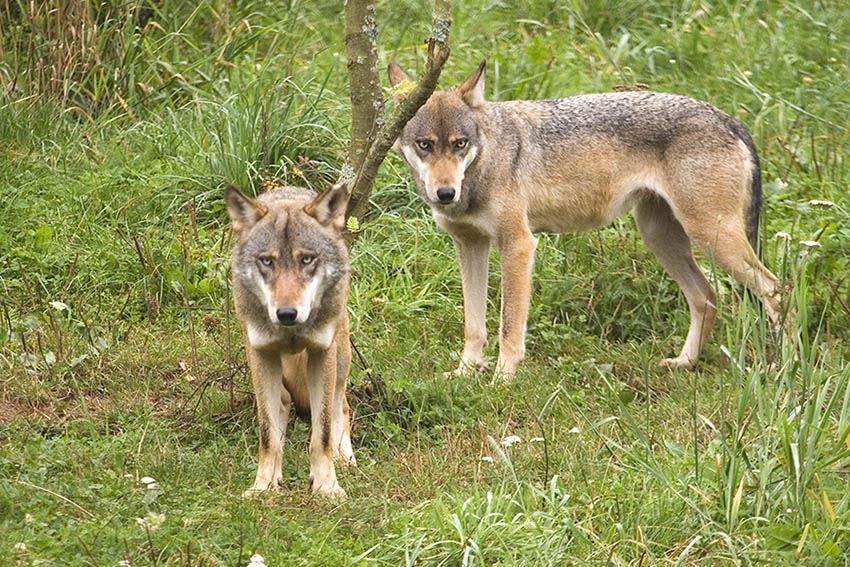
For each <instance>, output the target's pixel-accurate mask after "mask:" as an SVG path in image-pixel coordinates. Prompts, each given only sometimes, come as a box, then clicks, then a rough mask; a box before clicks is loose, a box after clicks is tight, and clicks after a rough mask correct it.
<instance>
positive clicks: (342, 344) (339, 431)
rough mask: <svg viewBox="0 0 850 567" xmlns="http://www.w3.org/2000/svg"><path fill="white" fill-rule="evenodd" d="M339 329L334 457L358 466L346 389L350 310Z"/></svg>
mask: <svg viewBox="0 0 850 567" xmlns="http://www.w3.org/2000/svg"><path fill="white" fill-rule="evenodd" d="M342 325H343V326H341V327H340V329H339V330H338V331H337V335H336V339H335V340H334V346H335V347H336V383H335V384H334V395H333V418H332V420H331V432H332V436H331V442H332V443H333V458H334V460H336V459H339V460H340V462H341V463H342V464H343V465H347V466H352V467H356V466H357V460H356V459H355V458H354V449H352V447H351V415H350V413H351V412H350V410H349V407H348V401H347V400H346V399H345V390H346V385H347V383H348V371H349V368H350V367H351V343H350V342H349V337H348V312H344V313H343V321H342Z"/></svg>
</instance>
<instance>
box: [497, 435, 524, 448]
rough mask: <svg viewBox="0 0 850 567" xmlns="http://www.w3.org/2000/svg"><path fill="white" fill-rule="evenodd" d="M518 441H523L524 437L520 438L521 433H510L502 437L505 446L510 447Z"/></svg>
mask: <svg viewBox="0 0 850 567" xmlns="http://www.w3.org/2000/svg"><path fill="white" fill-rule="evenodd" d="M516 443H522V439H520V437H519V435H508V436H507V437H505V438H504V439H502V445H504V446H505V447H510V446H511V445H514V444H516Z"/></svg>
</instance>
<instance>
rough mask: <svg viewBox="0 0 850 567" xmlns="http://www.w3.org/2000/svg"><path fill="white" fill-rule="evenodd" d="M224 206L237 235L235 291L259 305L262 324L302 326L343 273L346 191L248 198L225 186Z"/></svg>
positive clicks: (290, 191) (283, 191) (286, 190)
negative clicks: (243, 291)
mask: <svg viewBox="0 0 850 567" xmlns="http://www.w3.org/2000/svg"><path fill="white" fill-rule="evenodd" d="M225 202H226V204H227V212H228V214H229V215H230V218H231V220H232V221H233V230H234V232H235V234H236V244H235V245H234V249H233V262H232V268H233V270H232V271H233V285H234V288H236V287H240V288H241V289H244V290H245V291H247V292H249V294H250V295H251V296H253V298H254V301H253V302H252V303H253V304H255V305H256V306H257V307H258V308H259V307H260V306H262V309H261V311H264V312H265V316H266V317H267V318H268V319H267V321H266V324H269V323H270V324H272V325H274V326H280V325H282V326H287V327H291V326H297V325H304V324H307V323H308V322H309V321H310V320H311V317H313V318H314V317H315V314H316V312H317V311H318V309H319V306H320V304H321V300H322V295H323V294H324V293H325V292H326V291H327V290H328V289H330V288H331V287H333V286H334V285H335V284H336V283H337V282H339V281H340V280H341V279H342V278H343V277H344V276H345V275H346V273H347V272H348V253H347V249H346V247H345V244H344V242H343V240H342V238H341V233H342V230H343V228H344V217H345V207H346V204H347V203H348V189H347V187H346V186H345V185H334V186H333V187H331V188H329V189H327V190H326V191H325V192H323V193H322V194H320V195H318V196H314V194H313V193H311V192H309V191H307V190H305V189H299V188H295V187H283V188H279V189H276V190H273V191H269V192H267V193H264V194H263V195H262V196H261V197H260V198H258V199H252V198H250V197H247V196H246V195H244V194H243V193H242V192H241V191H239V189H237V188H236V187H234V186H232V185H229V186H228V187H227V191H226V193H225ZM255 311H260V309H255Z"/></svg>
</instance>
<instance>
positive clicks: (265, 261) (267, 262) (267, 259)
mask: <svg viewBox="0 0 850 567" xmlns="http://www.w3.org/2000/svg"><path fill="white" fill-rule="evenodd" d="M257 260H259V261H260V264H262V265H263V266H271V265H272V257H271V256H260V257H259V258H257Z"/></svg>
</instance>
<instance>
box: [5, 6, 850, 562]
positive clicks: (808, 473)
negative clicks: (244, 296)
mask: <svg viewBox="0 0 850 567" xmlns="http://www.w3.org/2000/svg"><path fill="white" fill-rule="evenodd" d="M63 4H65V5H67V6H72V5H73V7H74V8H75V9H79V8H81V7H84V6H85V5H86V2H84V1H83V0H80V1H78V2H73V3H63ZM454 4H455V6H454V9H453V18H454V23H453V27H452V58H451V59H450V60H449V62H448V64H447V66H446V69H445V70H444V73H443V78H442V79H441V84H442V85H443V86H444V87H450V86H452V85H455V84H457V83H458V82H459V81H460V80H462V79H463V78H464V77H466V76H467V75H468V74H469V73H470V72H471V71H472V70H473V69H474V68H475V66H476V65H477V64H478V62H479V61H480V60H481V59H483V58H486V59H487V60H488V86H487V94H488V97H490V98H492V99H500V100H507V99H510V98H544V97H557V96H566V95H571V94H578V93H584V92H596V91H608V90H611V88H612V87H613V86H615V85H620V84H630V83H635V82H640V83H647V84H648V85H650V87H651V88H653V89H656V90H661V91H667V92H676V93H681V94H687V95H690V96H693V97H696V98H700V99H704V100H707V101H709V102H711V103H712V104H714V105H716V106H718V107H719V108H721V109H723V110H725V111H726V112H728V113H730V114H732V115H734V116H736V117H737V118H739V119H740V120H742V121H743V122H744V123H745V124H746V125H747V127H748V128H749V129H750V130H751V132H752V134H753V138H754V139H755V141H756V144H757V146H758V148H759V152H760V154H761V156H762V166H763V169H764V186H765V196H764V199H765V203H764V215H763V224H762V230H761V234H762V242H763V247H764V252H765V256H766V260H767V262H768V264H769V265H770V266H771V268H772V269H773V270H774V271H775V272H776V273H778V274H780V275H781V276H782V277H783V279H785V280H786V281H788V282H789V284H790V286H791V288H792V289H793V293H792V294H791V296H790V301H793V302H794V304H795V305H796V306H797V310H798V328H797V329H796V330H795V333H794V336H795V338H796V342H795V343H794V344H783V345H778V344H777V342H776V341H775V340H774V339H775V338H774V337H772V336H771V333H770V331H769V330H768V329H767V328H766V325H765V322H764V321H763V319H762V317H761V316H760V308H759V307H758V306H757V305H754V304H753V302H752V300H751V298H750V297H749V296H748V295H747V294H745V293H743V292H742V290H741V289H740V288H739V287H738V286H736V285H734V284H733V283H732V281H731V279H730V278H729V277H728V276H726V275H725V274H723V273H720V272H715V271H714V270H713V269H712V268H711V267H710V266H709V265H708V264H707V263H706V264H705V266H706V269H707V270H709V272H710V275H711V280H712V282H713V283H714V285H716V287H717V289H718V294H719V300H720V302H721V317H720V318H719V320H718V324H717V325H716V327H715V331H714V333H713V335H712V337H711V339H710V340H709V343H708V344H707V346H706V348H705V351H704V358H703V360H702V363H701V365H700V367H699V369H698V370H697V371H696V372H693V373H685V372H670V371H665V370H661V369H659V368H657V366H656V362H657V360H658V359H659V358H661V357H664V356H671V355H673V354H674V353H676V352H677V351H678V348H679V347H680V345H681V341H682V340H683V337H684V335H685V333H686V331H687V324H688V316H687V305H686V303H685V301H684V298H683V297H682V295H681V292H680V291H679V290H678V288H677V287H676V285H675V284H674V283H673V282H672V281H671V280H670V279H669V278H667V277H666V276H665V275H664V273H663V271H662V269H661V268H660V266H659V265H658V264H657V262H656V261H655V260H654V259H653V258H652V256H651V254H650V253H649V252H648V251H647V250H646V248H645V247H644V246H643V244H642V243H641V242H640V238H639V236H638V235H637V233H636V232H635V230H634V223H633V222H632V221H631V220H630V219H628V218H625V219H622V220H618V221H617V222H615V223H614V224H613V225H612V226H610V227H608V228H605V229H602V230H598V231H594V232H591V233H588V234H581V235H541V238H540V243H539V245H538V249H537V256H536V263H535V268H534V283H533V286H534V287H533V294H532V303H531V313H530V318H529V328H528V338H527V351H528V359H527V361H526V362H525V363H524V366H522V367H521V369H520V371H519V373H518V375H517V377H516V379H515V380H514V381H513V382H512V383H510V384H491V383H490V376H489V374H487V373H481V374H474V375H471V376H468V377H463V378H453V379H450V380H449V379H445V378H443V371H444V370H448V369H450V368H452V367H453V364H455V363H456V360H457V357H458V356H459V354H460V351H461V349H462V333H463V330H462V329H463V317H462V302H461V293H460V282H459V275H458V271H457V267H456V265H455V261H454V251H453V249H452V246H451V240H450V238H449V237H448V236H447V235H446V234H444V233H442V232H440V231H439V230H438V229H437V228H436V227H435V226H434V223H433V221H432V220H431V219H430V215H429V213H428V212H427V211H426V210H425V208H424V206H423V205H422V204H421V203H420V202H419V201H418V199H417V198H416V196H415V194H414V191H413V188H412V186H411V183H412V182H411V180H410V177H409V174H408V173H407V171H406V169H405V168H404V166H403V164H402V163H401V161H400V159H399V158H398V157H397V156H390V158H389V159H388V160H387V162H386V163H385V164H384V165H383V167H382V169H381V174H380V175H379V178H378V182H377V186H376V189H375V192H374V194H373V196H372V203H373V207H372V210H371V212H370V213H369V215H368V216H367V217H366V218H364V219H360V220H361V223H360V224H361V228H362V230H361V233H360V235H359V238H358V240H357V241H356V244H355V246H354V249H353V252H352V270H353V274H354V278H353V285H352V293H351V300H350V303H349V310H350V314H351V320H352V341H353V343H354V345H355V347H356V352H355V355H354V364H353V367H352V373H351V378H350V390H349V401H350V404H351V407H352V409H353V411H354V414H355V419H354V422H353V424H352V433H353V437H354V443H355V452H356V456H357V459H358V462H359V467H358V468H356V469H346V470H340V479H341V483H342V485H343V487H344V488H345V490H346V491H347V493H348V494H349V496H350V498H349V499H348V500H346V501H343V502H331V501H327V500H324V499H321V498H314V497H312V496H311V495H310V494H309V492H308V489H307V480H306V479H307V475H308V461H307V455H306V449H307V442H308V428H307V425H306V424H305V423H304V422H301V421H298V422H294V423H293V424H292V425H291V426H290V427H291V429H290V431H291V434H290V435H289V437H288V439H287V444H286V448H285V452H284V459H283V478H284V487H283V489H282V490H281V491H280V493H278V494H276V495H270V496H268V497H262V498H259V499H255V500H244V499H242V498H241V496H240V495H241V493H242V491H243V490H244V489H245V488H247V487H248V486H249V484H250V482H251V480H252V478H253V474H254V472H255V466H256V445H257V432H256V421H255V416H254V408H253V401H252V394H251V392H250V380H249V377H248V374H247V369H246V366H245V364H244V350H243V348H242V345H241V337H240V336H239V332H238V325H237V324H236V322H235V319H234V317H233V314H232V311H231V312H229V313H228V310H229V309H230V303H229V301H228V300H227V296H228V293H229V287H228V284H227V275H228V268H227V261H228V250H229V247H230V229H229V225H228V222H227V219H226V214H225V212H224V210H223V203H222V194H223V187H224V185H225V184H226V183H231V182H232V183H238V184H240V185H241V186H243V187H245V188H246V189H251V188H253V189H254V190H257V189H259V185H260V182H261V179H262V178H264V177H268V178H273V179H275V180H277V181H278V182H282V183H291V184H299V185H306V186H308V187H312V188H320V187H322V186H323V185H324V184H325V183H327V182H328V181H329V180H332V179H334V178H335V177H336V174H337V171H338V169H339V167H340V166H341V163H342V160H343V157H344V151H345V147H346V145H347V144H346V140H347V136H348V128H349V125H348V121H349V109H348V108H349V102H348V93H347V81H346V76H345V61H344V59H342V57H341V55H340V54H342V53H344V47H343V44H342V17H341V7H340V3H338V2H331V1H320V2H299V1H297V0H290V1H279V2H258V1H251V0H248V1H244V2H226V1H207V0H202V1H201V2H197V3H194V5H187V4H184V3H178V2H163V3H158V2H147V1H140V2H130V3H119V2H106V3H102V4H101V11H100V12H97V13H94V12H92V15H91V19H90V20H87V19H86V18H84V17H82V16H81V17H78V18H76V19H68V18H67V15H63V14H64V13H61V12H57V11H52V12H51V11H50V10H48V8H49V7H50V6H54V7H55V5H58V4H56V3H54V2H49V3H44V5H43V6H42V5H41V4H39V6H36V5H35V4H30V3H25V2H18V1H16V0H9V2H6V3H5V4H4V3H3V1H2V0H0V193H1V194H2V195H3V199H0V218H2V219H3V221H2V224H0V533H2V534H3V537H2V538H0V558H2V560H0V564H2V565H6V564H8V565H15V566H18V565H20V566H36V565H41V566H53V565H63V566H64V565H87V566H114V565H117V564H118V563H119V561H122V560H123V561H126V562H128V563H127V564H131V565H134V566H140V567H141V566H180V567H184V566H185V567H200V566H218V565H226V566H237V565H240V566H245V565H247V564H248V560H249V558H250V557H251V555H253V554H255V553H259V554H260V555H262V556H263V557H264V558H265V562H266V564H267V565H269V566H271V565H349V564H365V565H393V566H395V565H423V566H428V565H434V566H436V565H446V566H448V565H534V566H537V565H553V566H554V565H558V566H560V565H612V566H625V565H632V566H648V565H706V566H708V565H710V566H714V565H788V564H796V563H800V564H805V565H824V566H828V565H829V566H841V565H850V551H848V550H850V490H848V489H847V484H848V475H850V441H848V435H850V384H848V382H850V370H848V368H850V366H849V365H848V359H850V348H848V346H847V345H848V339H849V338H850V333H848V328H850V279H848V275H847V274H848V273H850V257H848V255H847V250H848V249H850V229H848V228H847V218H848V214H850V198H848V197H847V191H846V188H847V186H848V184H850V170H848V161H850V160H849V159H848V158H850V128H848V126H847V120H846V116H847V114H848V111H850V88H848V86H850V85H848V79H847V77H848V76H850V69H848V67H850V39H848V38H850V14H848V12H847V10H846V6H844V5H843V4H842V3H840V2H832V1H827V2H810V3H779V2H751V3H745V4H741V3H735V2H726V1H723V2H715V3H705V2H702V3H698V2H689V1H685V2H680V3H676V5H675V6H673V5H671V4H670V3H664V2H655V1H645V0H644V1H640V2H638V1H636V0H628V1H625V2H609V1H596V2H589V1H588V2H583V1H577V2H571V3H562V2H534V3H531V2H529V3H521V4H523V5H522V6H517V5H516V4H515V3H511V2H499V1H489V2H487V1H480V0H476V1H470V2H462V3H461V2H455V3H454ZM525 4H527V5H525ZM91 5H92V6H93V5H94V4H91ZM31 10H36V12H35V13H32V12H31ZM429 12H430V8H429V7H428V6H427V5H426V4H422V3H413V2H396V3H380V4H379V6H378V14H379V23H380V59H381V63H382V64H385V63H386V62H388V61H390V60H397V61H398V62H399V63H400V64H401V65H402V66H403V67H404V68H406V69H407V70H409V71H411V72H416V71H418V70H420V69H421V67H422V63H423V58H424V54H423V49H422V43H423V41H424V39H425V38H426V37H427V34H428V33H429V25H430V13H429ZM40 18H41V19H40ZM51 18H52V19H51ZM63 18H65V19H63ZM143 22H144V23H143ZM45 23H50V25H49V26H47V25H43V24H45ZM93 23H97V25H98V29H97V33H95V30H93V29H92V28H91V25H93ZM87 26H88V27H87ZM83 33H88V34H93V35H91V36H90V37H92V38H94V39H96V40H97V41H94V42H93V43H91V44H90V45H91V46H92V49H93V50H94V51H90V52H86V53H83V52H70V51H69V52H66V53H65V59H62V61H63V62H64V63H63V65H64V66H63V67H62V74H61V75H59V78H60V79H61V80H60V81H59V82H58V83H57V82H56V81H53V82H51V80H49V79H50V75H39V74H38V73H36V71H37V70H38V61H41V60H48V58H50V57H54V58H55V57H58V56H59V55H58V54H57V51H56V49H58V47H57V46H65V45H70V43H62V41H66V42H68V41H69V38H74V37H80V34H83ZM74 34H77V35H74ZM87 37H89V36H87ZM59 40H62V41H59ZM57 85H61V88H56V87H57ZM812 200H826V201H830V202H832V203H833V206H830V207H824V206H818V205H817V204H816V203H815V204H811V203H810V201H812ZM777 233H787V234H788V235H790V239H788V240H786V239H785V238H782V237H777V236H775V235H776V234H777ZM805 241H815V242H817V243H818V244H819V245H820V246H809V245H806V244H803V242H805ZM492 260H493V261H492V262H491V268H490V270H491V285H490V295H489V306H488V328H489V329H491V342H490V345H489V346H488V348H487V350H486V355H487V356H488V361H489V363H490V365H491V367H492V364H493V363H494V361H495V356H496V353H497V345H496V337H495V336H494V331H495V330H496V329H497V327H498V315H497V309H498V307H497V306H498V303H499V296H498V277H499V275H498V274H499V270H498V258H497V257H496V255H494V256H493V259H492ZM510 435H517V436H519V437H520V438H521V439H522V442H520V443H517V444H514V445H512V446H510V447H505V446H503V445H502V443H501V442H502V440H503V439H505V438H506V437H507V436H510ZM146 476H148V477H152V478H154V479H155V481H156V489H149V488H147V487H146V484H145V483H143V482H142V478H143V477H146ZM139 519H142V521H141V522H140V521H139ZM20 544H23V546H25V548H24V547H23V546H22V545H20Z"/></svg>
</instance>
